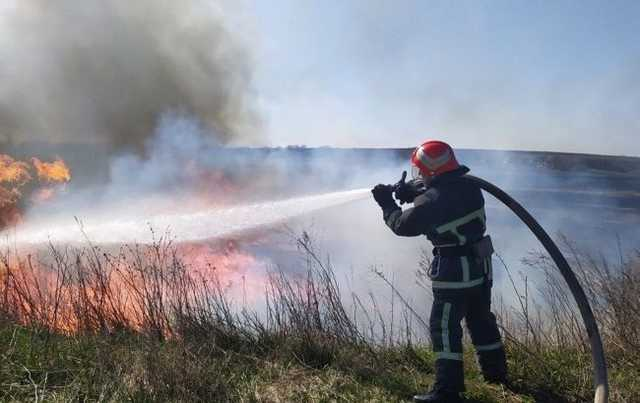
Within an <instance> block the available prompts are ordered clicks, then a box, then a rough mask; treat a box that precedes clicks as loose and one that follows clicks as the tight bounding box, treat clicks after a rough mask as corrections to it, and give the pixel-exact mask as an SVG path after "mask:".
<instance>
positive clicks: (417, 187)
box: [396, 180, 424, 204]
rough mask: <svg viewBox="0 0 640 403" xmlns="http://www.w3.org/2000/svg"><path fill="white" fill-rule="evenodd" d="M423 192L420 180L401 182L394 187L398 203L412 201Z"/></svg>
mask: <svg viewBox="0 0 640 403" xmlns="http://www.w3.org/2000/svg"><path fill="white" fill-rule="evenodd" d="M423 192H424V184H422V183H421V181H415V180H413V181H409V182H406V183H402V184H401V185H400V186H399V187H398V188H397V189H396V199H397V200H398V201H399V202H400V204H404V203H413V201H414V200H415V198H416V197H418V196H419V195H420V194H421V193H423Z"/></svg>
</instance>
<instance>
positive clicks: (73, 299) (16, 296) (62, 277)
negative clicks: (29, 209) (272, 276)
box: [0, 244, 266, 337]
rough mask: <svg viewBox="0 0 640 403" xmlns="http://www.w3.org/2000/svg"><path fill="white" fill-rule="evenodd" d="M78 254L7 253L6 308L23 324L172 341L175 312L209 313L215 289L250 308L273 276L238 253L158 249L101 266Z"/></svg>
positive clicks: (103, 260)
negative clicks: (148, 334)
mask: <svg viewBox="0 0 640 403" xmlns="http://www.w3.org/2000/svg"><path fill="white" fill-rule="evenodd" d="M96 250H97V249H96ZM23 252H24V251H23ZM31 252H33V253H34V254H35V255H40V254H39V253H37V252H36V251H35V250H34V251H31ZM78 252H79V253H78V255H77V256H74V257H73V258H72V259H71V260H69V261H67V260H65V259H66V257H65V258H63V261H60V262H57V261H54V262H50V263H45V262H41V261H39V258H37V257H35V258H34V257H33V256H34V255H32V254H31V253H29V254H27V255H26V258H25V257H20V256H18V255H11V256H8V255H6V254H4V255H3V254H2V253H0V294H1V295H3V296H4V298H5V301H6V302H7V304H5V306H0V309H8V310H9V312H8V313H10V316H11V317H13V318H15V319H16V320H17V321H18V322H20V323H21V324H24V325H34V326H39V327H47V328H49V329H51V330H53V331H57V332H61V333H65V334H74V333H78V332H100V331H112V330H115V329H130V330H134V331H147V330H149V329H150V328H153V329H156V330H158V331H159V332H160V333H161V334H163V335H164V336H167V337H171V336H172V334H173V330H172V329H173V326H175V323H173V320H172V319H171V318H172V317H173V316H174V314H175V313H176V312H175V311H173V310H175V309H180V308H182V307H187V309H188V307H189V306H191V307H192V308H193V309H196V310H197V309H200V308H203V307H206V306H207V301H209V296H210V295H213V294H211V293H212V292H216V290H220V291H221V292H224V293H225V294H229V293H231V295H230V297H231V298H232V299H233V300H234V301H238V297H240V296H241V297H242V300H243V301H244V302H245V303H247V302H249V303H251V302H253V301H255V300H256V299H257V297H258V296H259V295H261V294H262V292H263V291H264V287H265V281H266V277H265V276H264V275H263V274H261V273H260V272H256V271H255V270H252V269H255V268H256V265H257V264H259V262H258V260H257V259H256V257H255V256H253V255H251V254H249V253H247V252H244V251H241V250H237V249H235V248H233V249H231V248H225V250H222V251H220V250H218V249H217V248H215V247H212V246H211V245H184V246H180V247H175V248H174V247H169V246H168V244H158V245H156V246H154V247H140V248H137V247H136V248H132V249H128V252H122V251H121V252H120V253H118V254H117V255H107V254H106V253H104V254H103V256H102V257H100V255H98V256H99V257H98V258H97V259H98V260H91V259H90V260H86V256H87V255H86V253H85V252H86V250H85V251H78ZM94 252H95V250H94ZM183 252H187V253H188V255H187V256H185V255H183ZM53 253H54V254H56V253H57V252H55V251H53ZM23 256H24V255H23ZM40 256H42V255H40ZM45 260H46V259H45ZM56 262H57V263H56ZM76 279H82V281H78V280H76ZM217 287H220V288H217ZM194 312H196V311H194Z"/></svg>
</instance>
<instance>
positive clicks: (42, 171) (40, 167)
mask: <svg viewBox="0 0 640 403" xmlns="http://www.w3.org/2000/svg"><path fill="white" fill-rule="evenodd" d="M31 160H32V161H33V166H34V167H36V171H37V172H38V178H39V179H40V180H42V181H47V182H69V181H70V180H71V172H70V171H69V168H68V167H67V165H66V164H65V163H64V161H63V160H61V159H60V158H56V159H55V160H54V161H53V162H42V161H40V160H39V159H38V158H32V159H31Z"/></svg>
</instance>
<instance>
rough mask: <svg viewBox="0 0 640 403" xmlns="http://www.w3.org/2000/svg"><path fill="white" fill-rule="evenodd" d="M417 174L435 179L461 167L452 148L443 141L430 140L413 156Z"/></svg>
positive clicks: (412, 161) (416, 150) (417, 149)
mask: <svg viewBox="0 0 640 403" xmlns="http://www.w3.org/2000/svg"><path fill="white" fill-rule="evenodd" d="M411 164H412V165H413V166H414V167H415V169H414V176H415V174H417V173H419V175H422V176H424V177H433V176H436V175H440V174H442V173H445V172H448V171H453V170H454V169H457V168H459V167H460V164H458V161H457V160H456V156H455V155H454V153H453V149H452V148H451V146H450V145H449V144H447V143H445V142H443V141H437V140H429V141H427V142H425V143H423V144H422V145H421V146H419V147H418V148H416V149H415V150H414V151H413V154H412V155H411ZM416 170H417V171H418V172H415V171H416Z"/></svg>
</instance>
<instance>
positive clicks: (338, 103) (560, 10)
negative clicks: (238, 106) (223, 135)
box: [243, 0, 640, 156]
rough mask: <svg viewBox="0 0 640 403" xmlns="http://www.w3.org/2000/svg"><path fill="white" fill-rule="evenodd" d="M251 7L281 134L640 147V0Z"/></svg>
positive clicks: (398, 142) (402, 143)
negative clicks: (638, 0)
mask: <svg viewBox="0 0 640 403" xmlns="http://www.w3.org/2000/svg"><path fill="white" fill-rule="evenodd" d="M243 12H244V13H245V14H246V15H245V17H246V19H245V21H250V23H249V24H247V25H246V26H244V27H243V32H244V33H245V35H246V36H247V37H249V38H251V44H252V46H253V51H254V54H253V57H254V59H255V60H254V63H255V66H254V67H255V76H254V80H255V81H254V87H255V91H256V94H257V96H258V99H259V110H260V113H261V116H262V119H263V121H264V127H263V130H264V131H265V132H266V137H267V138H268V139H269V141H270V143H271V144H272V145H291V144H300V145H307V146H323V145H329V146H340V147H412V146H416V145H417V144H419V143H421V142H422V141H424V140H425V139H429V138H440V139H444V140H447V141H449V142H450V143H451V144H452V145H454V146H457V147H464V148H479V149H525V150H549V151H567V152H587V153H598V154H615V155H635V156H639V155H640V141H638V137H639V135H640V2H637V1H627V2H625V1H544V2H543V1H501V0H497V1H482V2H481V1H455V2H454V1H381V0H369V1H339V0H326V1H302V0H300V1H296V0H258V1H256V2H247V3H245V9H244V10H243ZM247 26H249V28H247Z"/></svg>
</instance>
